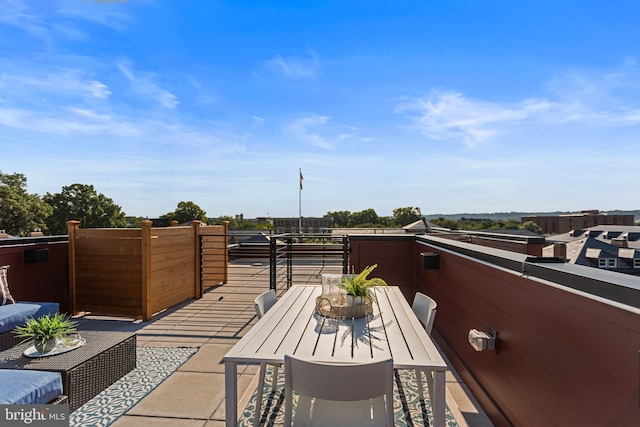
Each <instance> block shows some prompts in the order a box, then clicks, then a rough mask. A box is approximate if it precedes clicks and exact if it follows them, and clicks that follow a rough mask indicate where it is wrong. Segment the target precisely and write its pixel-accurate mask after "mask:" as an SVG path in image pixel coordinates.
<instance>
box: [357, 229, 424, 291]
mask: <svg viewBox="0 0 640 427" xmlns="http://www.w3.org/2000/svg"><path fill="white" fill-rule="evenodd" d="M349 247H350V249H351V253H350V254H349V263H350V265H349V271H351V266H353V268H354V270H355V272H356V273H359V272H360V271H362V269H363V268H365V267H367V266H369V265H373V264H377V265H378V267H376V269H375V270H373V272H372V273H371V274H370V276H369V277H380V278H382V279H384V280H385V281H386V282H387V283H388V284H389V285H392V286H399V287H400V289H401V290H402V293H403V295H404V296H405V298H407V300H409V301H413V295H414V294H415V289H414V286H413V262H414V261H413V247H414V246H413V236H399V237H397V238H395V239H394V238H393V237H389V236H385V237H382V238H376V237H373V236H363V237H361V238H360V237H359V236H350V237H349Z"/></svg>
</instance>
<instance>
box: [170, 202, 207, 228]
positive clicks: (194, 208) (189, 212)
mask: <svg viewBox="0 0 640 427" xmlns="http://www.w3.org/2000/svg"><path fill="white" fill-rule="evenodd" d="M162 218H169V219H170V220H172V221H174V220H175V221H178V224H184V223H187V222H189V223H190V222H191V221H193V220H198V221H201V222H202V223H204V224H206V223H207V213H206V212H205V211H203V210H202V209H201V208H200V206H198V205H196V204H195V203H193V202H179V203H178V206H177V207H176V210H175V212H169V213H168V214H166V215H162Z"/></svg>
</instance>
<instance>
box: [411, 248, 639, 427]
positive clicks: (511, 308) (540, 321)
mask: <svg viewBox="0 0 640 427" xmlns="http://www.w3.org/2000/svg"><path fill="white" fill-rule="evenodd" d="M427 250H428V251H435V252H439V253H440V269H439V270H422V269H415V271H416V275H415V284H416V290H418V291H421V292H424V293H426V294H428V295H430V296H431V297H433V298H434V299H435V300H436V301H437V303H438V311H437V315H436V319H435V325H434V328H435V330H436V336H437V335H438V334H440V335H441V337H442V338H443V342H442V344H443V345H442V346H443V348H447V349H448V350H449V351H448V356H450V358H451V359H452V360H453V359H457V358H459V360H460V361H461V362H462V363H463V364H464V366H465V367H466V368H467V369H468V370H469V375H471V376H472V377H473V378H475V379H476V380H477V382H478V384H473V381H467V379H469V380H470V379H471V378H469V377H468V376H467V378H465V382H467V384H468V385H469V386H470V387H471V388H472V389H475V390H474V391H475V393H474V394H477V395H478V396H481V395H482V392H483V391H484V392H486V393H487V394H488V395H489V396H490V397H491V399H493V401H494V402H495V404H497V406H498V407H499V408H500V410H501V411H502V412H503V413H504V415H506V417H507V418H508V419H509V421H510V422H511V423H513V424H514V425H516V426H616V427H619V426H630V427H631V426H638V425H640V409H639V407H638V406H639V398H638V382H639V372H638V364H639V351H640V312H639V310H637V309H634V308H628V309H625V308H622V307H620V306H616V305H614V304H609V303H607V302H606V301H599V300H597V299H595V298H589V297H588V296H586V295H584V294H579V293H578V292H570V291H567V290H566V289H564V288H558V287H557V286H553V284H550V283H543V282H541V281H538V280H535V279H531V278H528V277H523V276H522V275H521V274H520V273H517V272H512V271H508V270H504V269H499V268H496V267H495V266H492V265H489V264H486V263H482V262H479V261H477V260H474V259H470V258H467V257H463V256H461V255H459V254H455V253H450V252H448V251H442V250H439V249H437V248H434V247H429V246H428V245H427V246H425V245H423V244H419V243H416V246H415V248H414V254H413V259H414V262H417V260H418V259H419V253H420V252H424V251H427ZM585 268H587V267H585ZM486 325H491V326H492V327H493V328H495V329H496V330H497V331H498V333H499V338H500V340H499V351H498V352H493V351H482V352H476V351H475V350H474V349H473V348H472V347H471V346H470V345H469V343H468V340H467V335H468V333H469V330H470V329H472V328H475V329H478V330H486V329H485V328H486ZM485 397H486V396H485ZM483 399H484V397H481V399H480V400H481V401H483ZM484 400H485V402H486V399H484ZM483 406H484V405H483ZM490 406H491V405H487V407H486V408H485V409H487V411H488V413H489V415H490V416H491V417H492V419H493V420H494V422H495V423H496V425H507V424H508V423H507V422H505V421H504V418H502V419H501V416H500V413H499V411H496V409H495V408H491V407H490Z"/></svg>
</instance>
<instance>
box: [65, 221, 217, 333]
mask: <svg viewBox="0 0 640 427" xmlns="http://www.w3.org/2000/svg"><path fill="white" fill-rule="evenodd" d="M78 225H79V221H67V228H68V232H69V287H70V304H71V310H72V312H73V313H78V312H81V311H88V312H92V313H94V314H104V315H115V316H131V317H142V319H143V320H144V321H147V320H150V319H151V316H152V315H153V314H154V313H157V312H159V311H161V310H163V309H166V308H169V307H171V306H173V305H176V304H178V303H181V302H183V301H186V300H189V299H192V298H199V297H200V296H201V284H202V282H201V271H205V272H206V273H205V274H206V282H207V285H206V287H211V286H213V283H214V282H215V284H218V283H220V282H226V280H227V263H226V259H227V255H226V252H227V244H226V242H227V237H226V236H227V232H228V228H227V227H228V225H227V224H225V225H218V226H201V225H200V221H193V223H192V224H191V226H179V227H168V228H151V221H149V220H145V221H142V222H141V228H133V229H126V228H125V229H123V228H106V229H105V228H100V229H95V228H94V229H80V228H79V227H78ZM201 234H202V235H203V236H202V238H205V235H206V239H207V241H208V243H207V245H206V249H203V250H206V251H207V253H213V252H215V251H217V252H218V255H219V256H216V257H215V259H222V260H223V261H219V262H217V265H215V266H213V267H204V266H203V265H202V263H201V250H200V239H201ZM203 246H204V244H203Z"/></svg>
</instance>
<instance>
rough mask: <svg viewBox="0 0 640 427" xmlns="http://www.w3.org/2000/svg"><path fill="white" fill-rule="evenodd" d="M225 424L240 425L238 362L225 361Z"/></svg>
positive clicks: (234, 426) (235, 426)
mask: <svg viewBox="0 0 640 427" xmlns="http://www.w3.org/2000/svg"><path fill="white" fill-rule="evenodd" d="M224 409H225V420H226V421H225V425H226V426H227V427H237V426H238V364H237V363H236V362H224Z"/></svg>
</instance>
